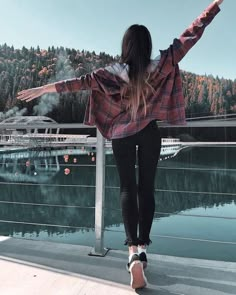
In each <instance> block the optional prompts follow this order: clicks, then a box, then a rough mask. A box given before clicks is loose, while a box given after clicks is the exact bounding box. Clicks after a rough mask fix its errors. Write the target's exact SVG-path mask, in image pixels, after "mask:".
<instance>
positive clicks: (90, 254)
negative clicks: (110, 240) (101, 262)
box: [88, 248, 110, 257]
mask: <svg viewBox="0 0 236 295" xmlns="http://www.w3.org/2000/svg"><path fill="white" fill-rule="evenodd" d="M109 250H110V249H109V248H103V249H102V251H101V252H96V251H95V249H94V248H93V250H92V251H91V252H90V253H89V254H88V255H89V256H97V257H104V256H106V255H107V253H108V251H109Z"/></svg>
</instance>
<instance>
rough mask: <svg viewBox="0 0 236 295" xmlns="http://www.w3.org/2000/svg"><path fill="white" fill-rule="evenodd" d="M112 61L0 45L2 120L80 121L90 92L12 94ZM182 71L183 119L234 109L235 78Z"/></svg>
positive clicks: (91, 54)
mask: <svg viewBox="0 0 236 295" xmlns="http://www.w3.org/2000/svg"><path fill="white" fill-rule="evenodd" d="M116 61H119V56H111V55H109V54H106V53H105V52H101V53H99V54H96V53H95V52H94V51H93V52H89V51H85V50H78V49H70V48H64V47H57V48H55V47H53V46H52V47H48V49H47V50H46V49H41V48H40V47H39V46H38V47H37V48H33V47H31V48H30V49H27V48H25V47H24V46H23V47H22V49H15V48H14V47H13V46H8V45H7V44H3V45H0V121H2V120H4V119H6V118H8V117H10V116H16V115H46V116H49V117H51V118H53V119H54V120H56V121H57V122H58V123H81V122H83V116H84V111H85V105H86V100H87V97H88V95H89V93H88V91H81V92H78V93H70V94H60V95H58V94H55V95H45V96H43V97H42V98H41V99H40V100H34V101H32V102H30V103H25V102H22V101H18V100H17V99H16V94H17V92H18V91H20V90H22V89H27V88H31V87H38V86H41V85H44V84H47V83H50V82H55V81H59V80H63V79H69V78H73V77H79V76H81V75H83V74H86V73H88V72H91V71H92V70H94V69H96V68H99V67H104V66H106V65H109V64H111V63H113V62H116ZM206 70H207V69H206ZM219 74H220V73H219ZM181 75H182V81H183V91H184V97H185V106H186V117H187V118H193V117H200V116H210V115H221V114H231V113H236V79H235V80H234V81H233V80H229V79H224V78H223V77H222V78H219V77H218V76H217V77H213V76H212V75H196V74H194V73H190V72H186V71H181Z"/></svg>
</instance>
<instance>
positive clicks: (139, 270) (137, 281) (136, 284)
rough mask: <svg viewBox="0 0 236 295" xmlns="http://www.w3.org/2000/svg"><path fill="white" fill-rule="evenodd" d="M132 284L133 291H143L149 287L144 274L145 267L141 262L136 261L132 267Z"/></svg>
mask: <svg viewBox="0 0 236 295" xmlns="http://www.w3.org/2000/svg"><path fill="white" fill-rule="evenodd" d="M130 275H131V282H130V285H131V287H132V288H133V289H142V288H144V287H146V285H147V279H146V277H145V275H144V272H143V265H142V263H141V262H140V261H134V262H133V263H132V264H131V266H130Z"/></svg>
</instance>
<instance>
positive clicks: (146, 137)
mask: <svg viewBox="0 0 236 295" xmlns="http://www.w3.org/2000/svg"><path fill="white" fill-rule="evenodd" d="M160 150H161V137H160V131H159V129H158V127H157V125H156V123H155V124H153V123H151V124H150V125H149V126H147V127H146V128H145V129H144V130H143V132H142V133H140V136H139V144H138V165H139V180H138V204H139V244H140V245H149V243H150V237H149V235H150V231H151V226H152V222H153V217H154V211H155V199H154V182H155V175H156V169H157V164H158V160H159V157H160Z"/></svg>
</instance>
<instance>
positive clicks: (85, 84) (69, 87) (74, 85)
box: [55, 69, 103, 93]
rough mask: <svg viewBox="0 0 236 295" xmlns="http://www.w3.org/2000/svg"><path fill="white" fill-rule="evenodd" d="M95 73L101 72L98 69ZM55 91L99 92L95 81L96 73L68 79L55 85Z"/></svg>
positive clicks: (98, 86)
mask: <svg viewBox="0 0 236 295" xmlns="http://www.w3.org/2000/svg"><path fill="white" fill-rule="evenodd" d="M97 71H100V72H101V71H103V69H99V70H97ZM55 87H56V91H57V92H58V93H62V92H76V91H79V90H99V89H100V85H99V82H98V81H97V79H96V72H92V73H90V74H86V75H82V76H80V77H79V78H73V79H68V80H64V81H59V82H56V83H55Z"/></svg>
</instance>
